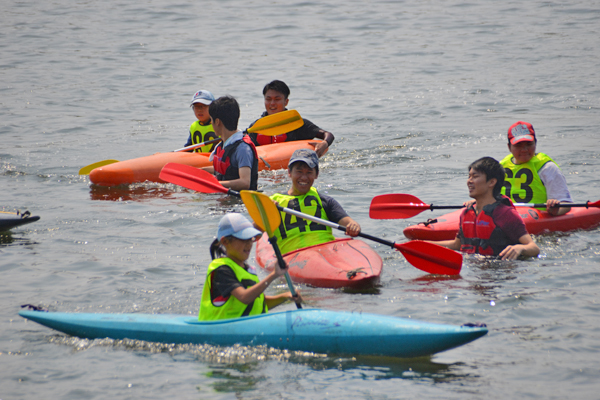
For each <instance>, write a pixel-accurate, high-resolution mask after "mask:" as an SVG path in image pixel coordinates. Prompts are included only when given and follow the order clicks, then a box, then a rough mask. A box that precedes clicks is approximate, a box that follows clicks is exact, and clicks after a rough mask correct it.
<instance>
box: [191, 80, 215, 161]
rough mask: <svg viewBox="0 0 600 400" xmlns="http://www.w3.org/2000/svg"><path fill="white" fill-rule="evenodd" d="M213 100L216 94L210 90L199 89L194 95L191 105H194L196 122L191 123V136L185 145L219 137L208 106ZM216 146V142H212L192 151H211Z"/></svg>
mask: <svg viewBox="0 0 600 400" xmlns="http://www.w3.org/2000/svg"><path fill="white" fill-rule="evenodd" d="M213 101H215V96H213V94H212V93H211V92H209V91H208V90H199V91H197V92H196V94H194V97H192V103H191V104H190V107H192V110H193V111H194V115H195V116H196V122H194V123H193V124H192V125H190V136H188V140H187V142H186V144H185V147H188V146H191V145H193V144H198V143H204V142H207V141H209V140H213V139H216V138H217V134H216V133H215V130H214V129H213V126H212V124H211V123H210V114H209V113H208V106H210V103H212V102H213ZM215 146H216V143H211V144H208V145H206V146H202V147H200V148H197V149H195V150H190V151H195V152H197V153H210V152H211V151H213V149H214V147H215Z"/></svg>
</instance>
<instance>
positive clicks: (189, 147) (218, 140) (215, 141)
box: [173, 138, 221, 153]
mask: <svg viewBox="0 0 600 400" xmlns="http://www.w3.org/2000/svg"><path fill="white" fill-rule="evenodd" d="M220 141H221V138H216V139H213V140H207V141H206V142H202V143H198V144H193V145H191V146H187V147H182V148H181V149H177V150H173V152H174V153H178V152H181V151H189V150H194V149H197V148H199V147H202V146H206V145H207V144H212V143H217V142H220Z"/></svg>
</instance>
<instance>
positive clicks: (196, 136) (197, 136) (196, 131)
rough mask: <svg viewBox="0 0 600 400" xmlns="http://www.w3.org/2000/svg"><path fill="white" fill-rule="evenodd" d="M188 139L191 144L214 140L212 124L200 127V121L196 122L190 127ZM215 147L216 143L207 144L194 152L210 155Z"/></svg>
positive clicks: (215, 136)
mask: <svg viewBox="0 0 600 400" xmlns="http://www.w3.org/2000/svg"><path fill="white" fill-rule="evenodd" d="M190 137H191V138H192V144H198V143H204V142H207V141H209V140H213V139H216V138H217V134H216V133H215V131H214V129H213V126H212V124H210V123H209V124H208V125H202V124H201V123H200V121H196V122H194V123H193V124H192V125H190ZM216 145H217V143H211V144H207V145H206V146H202V147H199V148H197V149H195V150H194V151H195V152H197V153H210V152H211V151H213V149H214V147H215V146H216Z"/></svg>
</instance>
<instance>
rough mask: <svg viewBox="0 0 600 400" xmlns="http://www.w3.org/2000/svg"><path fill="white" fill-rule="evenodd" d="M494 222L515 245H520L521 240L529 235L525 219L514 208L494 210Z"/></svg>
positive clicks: (503, 207)
mask: <svg viewBox="0 0 600 400" xmlns="http://www.w3.org/2000/svg"><path fill="white" fill-rule="evenodd" d="M494 221H496V223H497V224H498V226H499V227H500V229H502V231H503V232H504V233H505V234H506V236H508V239H509V240H510V241H511V242H513V243H515V244H516V243H520V242H519V238H520V237H521V236H523V235H527V234H528V232H527V228H526V227H525V223H524V222H523V219H522V218H521V216H520V215H519V213H518V212H517V210H516V209H515V208H513V207H509V206H504V205H502V206H498V207H496V209H495V210H494Z"/></svg>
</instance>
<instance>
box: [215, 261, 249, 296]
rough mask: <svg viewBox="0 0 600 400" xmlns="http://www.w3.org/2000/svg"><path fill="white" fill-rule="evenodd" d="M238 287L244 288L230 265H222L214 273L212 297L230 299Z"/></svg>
mask: <svg viewBox="0 0 600 400" xmlns="http://www.w3.org/2000/svg"><path fill="white" fill-rule="evenodd" d="M237 287H244V286H243V285H242V283H241V282H240V281H239V280H238V278H237V276H235V272H233V270H232V269H231V267H230V266H228V265H221V266H220V267H218V268H217V269H215V270H214V271H213V272H212V282H211V287H210V288H211V297H212V298H213V299H214V298H217V297H219V296H221V297H223V298H228V297H229V296H230V295H231V292H232V291H233V290H234V289H235V288H237Z"/></svg>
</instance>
